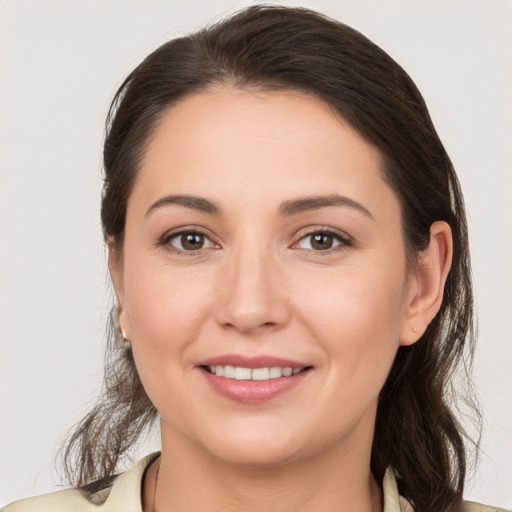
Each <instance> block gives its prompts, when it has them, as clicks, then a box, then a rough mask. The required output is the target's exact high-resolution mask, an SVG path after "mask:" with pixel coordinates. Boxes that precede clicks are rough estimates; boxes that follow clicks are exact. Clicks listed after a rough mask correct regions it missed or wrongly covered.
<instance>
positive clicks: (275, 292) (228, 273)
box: [216, 246, 290, 334]
mask: <svg viewBox="0 0 512 512" xmlns="http://www.w3.org/2000/svg"><path fill="white" fill-rule="evenodd" d="M218 291H219V293H218V302H217V308H216V313H217V321H218V323H219V324H220V325H221V326H222V327H223V328H226V329H234V330H237V331H239V332H240V333H243V334H254V333H257V332H260V331H265V332H266V331H268V330H275V329H279V328H281V327H282V326H284V325H285V324H286V323H287V322H288V321H289V318H290V311H289V307H288V301H287V297H286V290H285V286H284V279H283V273H282V270H281V271H280V269H279V265H278V263H277V261H275V259H274V258H272V257H271V256H270V255H269V251H265V249H263V248H259V250H255V248H254V246H253V247H252V249H251V248H249V247H245V248H240V249H239V250H236V251H234V252H233V253H232V254H231V257H229V258H227V261H226V262H225V267H224V268H223V270H222V272H221V275H220V276H219V283H218Z"/></svg>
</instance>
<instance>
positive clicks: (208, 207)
mask: <svg viewBox="0 0 512 512" xmlns="http://www.w3.org/2000/svg"><path fill="white" fill-rule="evenodd" d="M171 204H176V205H179V206H185V207H186V208H191V209H192V210H198V211H200V212H203V213H208V214H210V215H220V214H221V213H222V210H221V209H220V207H218V206H217V205H216V204H214V203H212V202H211V201H208V199H204V198H203V197H197V196H189V195H170V196H165V197H162V198H161V199H159V200H158V201H156V202H154V203H153V204H152V205H151V206H150V207H149V209H148V211H147V212H146V216H147V215H149V214H150V213H151V212H152V211H154V210H157V209H158V208H161V207H162V206H167V205H171Z"/></svg>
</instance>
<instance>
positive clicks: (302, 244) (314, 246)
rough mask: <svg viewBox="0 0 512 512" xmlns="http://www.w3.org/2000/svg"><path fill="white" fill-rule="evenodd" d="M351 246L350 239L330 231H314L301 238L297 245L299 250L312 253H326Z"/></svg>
mask: <svg viewBox="0 0 512 512" xmlns="http://www.w3.org/2000/svg"><path fill="white" fill-rule="evenodd" d="M349 245H351V243H350V239H348V237H347V236H343V235H341V234H339V233H333V232H330V231H316V232H314V233H309V234H308V235H306V236H304V237H302V238H301V239H300V240H299V242H298V243H297V247H298V248H299V249H308V250H313V251H328V250H329V249H335V248H336V247H339V246H349Z"/></svg>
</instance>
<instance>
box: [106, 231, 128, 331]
mask: <svg viewBox="0 0 512 512" xmlns="http://www.w3.org/2000/svg"><path fill="white" fill-rule="evenodd" d="M107 247H108V269H109V271H110V277H111V279H112V283H113V285H114V292H115V294H116V299H117V318H118V320H119V328H120V330H121V332H122V334H123V337H124V338H125V339H127V340H131V339H132V336H131V326H130V321H129V318H128V314H127V312H126V308H125V305H124V304H125V300H124V276H123V257H122V254H121V253H120V251H119V249H118V248H117V246H116V244H115V242H114V241H113V240H109V241H108V243H107Z"/></svg>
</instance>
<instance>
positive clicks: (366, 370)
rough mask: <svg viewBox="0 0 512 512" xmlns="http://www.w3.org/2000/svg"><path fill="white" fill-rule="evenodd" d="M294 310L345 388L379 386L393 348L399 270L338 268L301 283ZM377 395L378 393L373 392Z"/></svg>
mask: <svg viewBox="0 0 512 512" xmlns="http://www.w3.org/2000/svg"><path fill="white" fill-rule="evenodd" d="M305 284H306V288H307V292H306V290H302V291H299V290H296V291H295V292H294V294H295V296H297V297H302V299H301V302H300V306H298V310H299V313H298V314H299V315H300V317H301V319H302V322H303V323H304V324H306V325H307V328H308V330H309V331H310V332H312V333H314V334H313V335H314V337H315V338H316V340H317V343H318V344H319V345H320V346H321V347H322V348H323V350H324V353H325V357H326V358H327V359H328V361H329V364H330V365H331V370H332V373H331V375H336V378H342V379H343V380H344V381H346V382H347V384H348V385H349V386H350V387H353V389H356V388H357V387H358V386H364V387H368V386H369V385H370V383H372V382H373V381H375V386H379V385H382V384H383V382H384V380H385V378H386V377H387V373H388V371H389V369H390V367H391V364H392V361H393V359H394V357H395V354H396V351H397V349H398V346H399V335H400V328H401V321H402V315H403V308H404V299H405V271H404V272H396V271H394V269H393V268H390V269H389V270H388V271H386V269H385V268H384V266H383V265H380V266H379V265H373V264H372V265H365V266H358V267H352V268H343V269H341V270H340V271H339V272H338V273H337V274H336V275H332V274H329V275H326V276H325V278H322V276H319V275H316V276H315V278H314V279H312V280H311V281H309V282H306V283H305ZM379 391H380V390H379Z"/></svg>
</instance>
